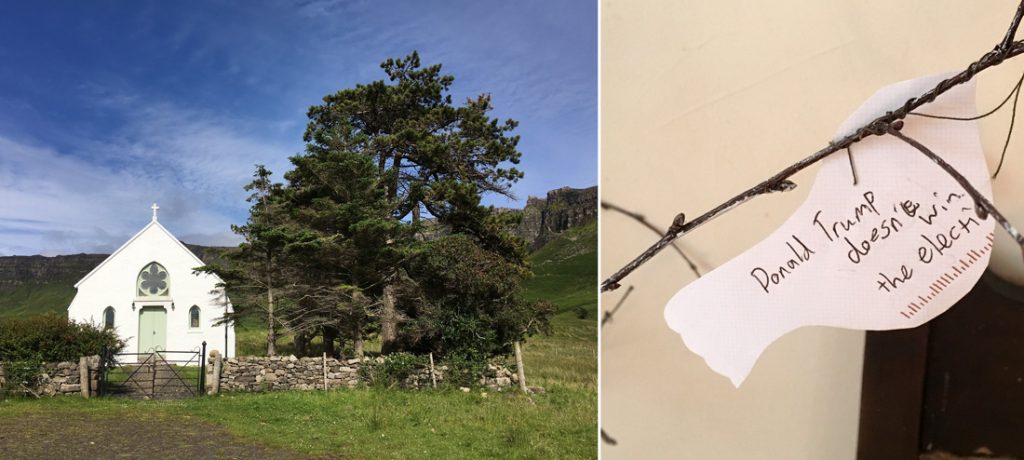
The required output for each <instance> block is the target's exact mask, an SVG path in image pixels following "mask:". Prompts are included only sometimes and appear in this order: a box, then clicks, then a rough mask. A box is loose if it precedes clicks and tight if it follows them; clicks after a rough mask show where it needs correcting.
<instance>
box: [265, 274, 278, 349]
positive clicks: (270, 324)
mask: <svg viewBox="0 0 1024 460" xmlns="http://www.w3.org/2000/svg"><path fill="white" fill-rule="evenodd" d="M267 281H268V282H267V356H274V355H275V354H276V353H277V350H276V349H274V343H275V342H277V332H276V331H275V330H274V289H273V288H271V287H270V283H269V281H270V276H269V275H268V276H267Z"/></svg>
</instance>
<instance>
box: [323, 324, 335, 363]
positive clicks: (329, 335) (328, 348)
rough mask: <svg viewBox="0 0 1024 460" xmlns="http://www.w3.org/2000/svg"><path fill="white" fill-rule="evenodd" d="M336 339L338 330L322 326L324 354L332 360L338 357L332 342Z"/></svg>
mask: <svg viewBox="0 0 1024 460" xmlns="http://www.w3.org/2000/svg"><path fill="white" fill-rule="evenodd" d="M337 338H338V329H337V328H335V327H333V326H324V353H327V356H330V357H332V358H337V357H338V354H337V353H338V352H337V350H336V349H335V348H334V340H335V339H337Z"/></svg>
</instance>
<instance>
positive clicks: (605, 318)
mask: <svg viewBox="0 0 1024 460" xmlns="http://www.w3.org/2000/svg"><path fill="white" fill-rule="evenodd" d="M631 292H633V286H630V287H629V289H626V293H625V294H622V298H621V299H619V302H618V303H616V304H615V307H613V308H612V309H611V310H608V311H606V312H604V316H602V317H601V327H604V323H607V322H608V321H611V320H612V316H614V315H615V312H617V311H619V307H622V304H623V303H625V302H626V298H627V297H629V294H630V293H631Z"/></svg>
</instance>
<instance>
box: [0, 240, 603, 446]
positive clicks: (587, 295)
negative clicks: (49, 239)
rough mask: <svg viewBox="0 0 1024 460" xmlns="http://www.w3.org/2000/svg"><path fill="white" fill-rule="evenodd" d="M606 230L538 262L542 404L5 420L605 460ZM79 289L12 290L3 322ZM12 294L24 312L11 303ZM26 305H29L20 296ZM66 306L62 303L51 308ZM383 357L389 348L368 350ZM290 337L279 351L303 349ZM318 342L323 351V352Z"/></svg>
mask: <svg viewBox="0 0 1024 460" xmlns="http://www.w3.org/2000/svg"><path fill="white" fill-rule="evenodd" d="M596 240H597V229H596V225H594V224H592V225H589V226H586V227H582V228H578V229H574V230H571V231H569V232H566V233H565V234H563V235H561V236H560V237H559V238H557V239H556V240H554V241H551V242H550V243H549V244H548V245H546V246H545V247H544V248H542V249H541V250H539V251H537V252H536V253H534V254H533V255H532V256H531V257H530V261H531V264H532V266H533V269H534V272H535V274H536V276H535V277H534V278H532V279H530V280H529V281H528V282H527V283H526V285H525V286H524V288H525V295H526V296H527V297H528V298H531V299H547V300H550V301H552V302H554V303H555V304H556V306H557V314H556V315H555V316H554V318H553V319H552V325H553V333H552V334H551V335H549V336H537V337H531V338H530V339H529V340H527V341H526V342H525V343H524V345H523V354H524V367H525V370H526V374H527V381H528V382H529V384H530V385H531V386H541V387H544V388H545V389H546V392H545V393H544V394H541V395H534V396H532V398H527V397H525V396H522V395H519V394H515V393H512V392H504V393H494V392H490V393H489V394H487V396H486V397H485V396H482V395H481V392H482V391H483V390H479V389H478V390H474V391H472V392H470V393H463V392H461V391H458V390H454V391H453V390H436V391H420V392H408V391H401V390H384V389H375V388H367V389H358V390H339V391H331V392H322V391H320V392H298V391H296V392H272V393H256V394H226V395H220V396H216V397H208V398H201V399H194V400H181V401H129V400H121V399H91V400H82V399H78V398H54V399H43V400H8V401H0V418H5V417H17V416H19V415H26V414H33V415H36V416H40V415H42V416H53V417H55V418H60V417H62V416H65V415H67V414H78V415H84V416H89V417H97V418H99V419H104V420H133V419H138V418H139V417H150V418H151V417H165V418H168V420H169V423H185V422H187V419H189V418H197V419H201V420H205V421H208V422H211V423H214V424H216V425H217V426H221V427H224V428H225V429H227V430H228V431H229V432H231V433H232V434H235V435H238V436H241V437H242V438H245V439H251V440H256V441H258V442H259V443H262V444H266V445H268V446H271V447H283V448H289V449H293V450H296V451H298V452H303V453H309V454H314V455H329V456H332V457H333V456H335V455H338V456H341V457H343V458H378V457H380V458H495V457H502V458H596V457H597V320H596V317H597V292H596V285H597V254H596V251H595V248H596ZM73 294H74V292H73V289H70V288H68V289H66V290H63V288H52V287H46V286H45V285H43V286H35V287H34V288H26V289H24V290H22V291H19V292H16V293H0V295H4V296H6V297H5V298H0V305H8V306H7V307H5V308H0V317H2V316H10V315H12V314H18V315H25V314H32V313H34V312H40V313H41V312H43V311H57V310H62V309H63V308H64V307H65V306H66V305H67V303H68V302H70V299H71V296H73ZM10 299H13V300H18V302H17V303H18V304H19V305H22V306H21V307H19V308H11V307H10V306H9V305H10V304H9V303H7V302H8V301H9V300H10ZM19 299H20V300H19ZM40 305H58V306H59V308H57V309H56V310H55V309H54V308H50V307H47V308H41V307H40ZM264 334H265V332H264V331H263V330H262V328H260V327H259V326H245V325H243V326H241V327H238V328H236V335H237V345H238V349H239V351H240V352H241V353H243V354H259V353H260V352H261V351H265V349H266V344H265V335H264ZM367 345H368V346H367V348H368V351H376V350H377V349H379V348H376V349H375V347H379V345H378V344H376V343H373V342H372V341H371V343H368V344H367ZM291 346H292V345H291V340H290V339H289V338H287V337H283V338H282V339H281V340H280V341H279V342H278V351H279V353H282V354H288V353H290V352H291ZM316 347H317V344H314V348H316Z"/></svg>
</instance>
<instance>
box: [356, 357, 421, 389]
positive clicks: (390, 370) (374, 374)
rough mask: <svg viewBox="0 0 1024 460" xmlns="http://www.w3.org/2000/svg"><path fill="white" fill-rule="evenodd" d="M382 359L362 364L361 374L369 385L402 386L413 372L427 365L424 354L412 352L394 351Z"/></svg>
mask: <svg viewBox="0 0 1024 460" xmlns="http://www.w3.org/2000/svg"><path fill="white" fill-rule="evenodd" d="M381 360H382V361H381V362H376V361H367V362H364V363H362V364H361V365H360V367H359V376H360V377H362V378H363V380H364V381H366V383H367V385H369V386H373V387H386V388H394V387H397V386H400V385H402V382H404V381H405V379H407V378H409V376H410V375H412V374H413V372H415V371H416V370H417V369H419V368H422V367H423V366H424V365H426V360H425V359H424V358H423V357H422V356H416V355H413V354H411V353H392V354H390V355H387V356H385V357H383V358H381Z"/></svg>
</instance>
